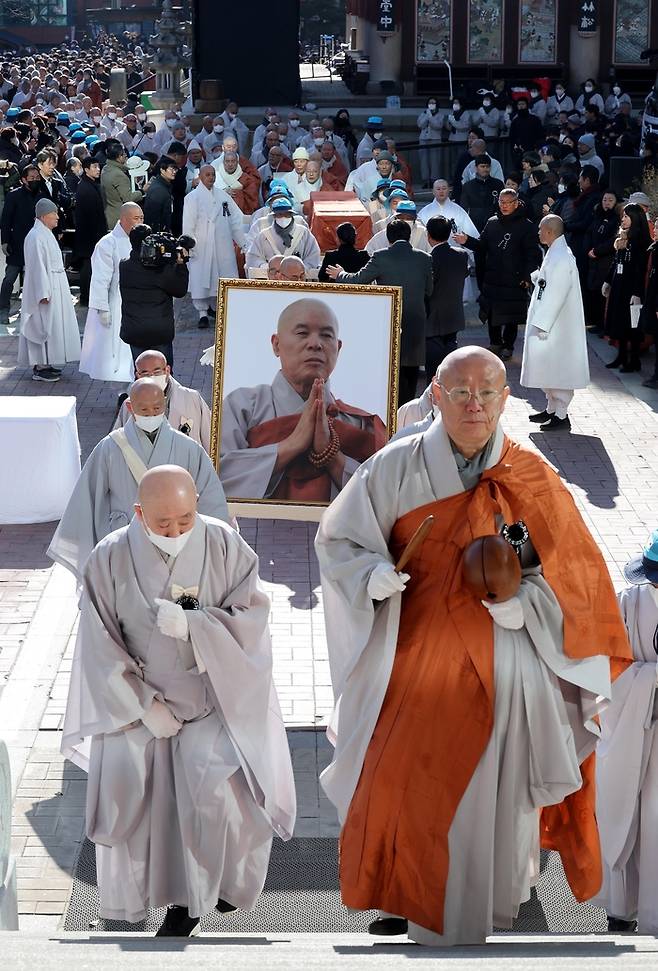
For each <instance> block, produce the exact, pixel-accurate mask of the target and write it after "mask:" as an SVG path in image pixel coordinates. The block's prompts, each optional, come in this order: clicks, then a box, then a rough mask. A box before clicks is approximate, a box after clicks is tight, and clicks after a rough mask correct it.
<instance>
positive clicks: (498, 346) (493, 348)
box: [489, 344, 503, 355]
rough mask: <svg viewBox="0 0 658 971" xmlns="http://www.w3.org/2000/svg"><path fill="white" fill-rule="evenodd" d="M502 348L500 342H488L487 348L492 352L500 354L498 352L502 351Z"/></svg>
mask: <svg viewBox="0 0 658 971" xmlns="http://www.w3.org/2000/svg"><path fill="white" fill-rule="evenodd" d="M502 349H503V345H502V344H489V350H490V351H491V353H492V354H498V355H500V352H501V351H502Z"/></svg>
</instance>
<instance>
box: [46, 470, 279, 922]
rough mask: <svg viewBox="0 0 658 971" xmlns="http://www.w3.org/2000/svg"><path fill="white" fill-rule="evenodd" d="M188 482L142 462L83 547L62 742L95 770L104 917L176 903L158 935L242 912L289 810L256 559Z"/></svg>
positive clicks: (94, 835)
mask: <svg viewBox="0 0 658 971" xmlns="http://www.w3.org/2000/svg"><path fill="white" fill-rule="evenodd" d="M196 491H197V486H196V484H195V482H194V480H193V479H192V477H191V476H190V475H189V473H188V472H186V471H184V470H183V469H180V468H178V467H176V466H170V465H166V466H161V467H159V468H157V469H151V470H150V471H148V472H147V473H146V474H145V475H144V477H143V479H142V481H141V483H140V486H139V492H138V502H137V504H136V506H135V511H136V515H135V517H134V518H133V520H132V521H131V523H130V525H129V526H126V527H124V528H122V529H119V530H117V531H115V532H114V533H112V534H111V535H110V536H107V537H106V538H105V539H104V540H102V541H101V543H99V545H98V546H97V547H96V549H95V550H94V551H93V553H92V554H91V556H90V557H89V559H88V561H87V563H86V565H85V568H84V572H83V594H82V600H81V618H80V628H79V632H78V638H77V642H76V648H75V654H74V659H73V668H72V672H71V683H70V688H69V696H68V702H67V710H66V718H65V723H64V732H63V740H62V751H63V752H64V753H65V755H66V756H67V758H70V759H71V760H72V761H74V762H75V763H76V764H77V765H80V766H82V767H83V768H84V769H85V770H86V771H87V772H88V773H89V782H88V786H87V823H86V828H87V835H88V837H89V839H91V840H92V841H93V842H94V843H95V844H96V863H97V871H98V887H99V892H100V914H101V916H102V917H104V918H109V919H114V920H128V921H133V922H134V921H140V920H143V919H144V918H145V916H146V914H147V910H148V909H149V908H157V907H163V906H165V905H170V906H169V909H168V911H167V915H166V919H165V921H164V923H163V924H162V926H161V928H160V930H159V931H158V935H159V936H175V937H177V936H189V935H191V934H194V933H196V932H197V931H198V928H199V918H200V917H201V916H202V915H203V914H206V913H209V912H210V911H212V910H213V908H215V907H216V908H217V909H218V910H219V911H220V912H221V913H226V912H228V911H230V910H234V909H235V908H237V907H239V908H241V909H244V910H250V909H252V908H253V907H254V905H255V903H256V900H257V898H258V895H259V894H260V892H261V890H262V887H263V883H264V881H265V876H266V873H267V867H268V862H269V856H270V849H271V843H272V835H273V832H276V833H277V834H278V835H279V836H280V837H281V838H282V839H284V840H286V839H289V838H290V836H291V835H292V831H293V826H294V820H295V789H294V783H293V775H292V766H291V762H290V752H289V749H288V745H287V740H286V734H285V728H284V725H283V720H282V717H281V711H280V707H279V702H278V699H277V695H276V692H275V690H274V685H273V681H272V651H271V643H270V637H269V631H268V626H267V625H268V615H269V609H270V603H269V600H268V598H267V597H266V596H265V594H264V593H263V592H262V590H261V589H260V587H259V583H258V559H257V557H256V555H255V553H254V552H253V550H251V549H250V547H249V546H248V545H247V544H246V543H245V542H244V540H242V539H241V537H240V536H239V534H238V533H237V532H236V531H235V530H233V529H231V527H230V526H227V525H226V523H223V522H221V521H219V520H217V519H212V518H210V517H206V516H201V515H199V514H198V512H197V500H196Z"/></svg>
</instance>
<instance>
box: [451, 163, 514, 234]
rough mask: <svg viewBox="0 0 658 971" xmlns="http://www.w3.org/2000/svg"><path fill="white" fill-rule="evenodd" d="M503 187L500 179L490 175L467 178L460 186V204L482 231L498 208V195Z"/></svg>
mask: <svg viewBox="0 0 658 971" xmlns="http://www.w3.org/2000/svg"><path fill="white" fill-rule="evenodd" d="M503 188H504V185H503V183H502V182H501V181H500V179H494V178H493V177H492V176H491V175H490V176H488V177H487V178H486V179H478V178H477V177H476V178H475V179H469V181H468V182H467V183H466V184H465V185H463V186H462V194H461V201H460V205H461V206H462V207H463V208H464V209H465V210H466V212H467V213H468V214H469V216H470V217H471V219H472V220H473V222H474V223H475V225H476V226H477V228H478V229H479V230H480V232H482V230H483V229H484V225H485V223H486V221H487V219H489V218H491V216H493V215H494V213H495V212H496V210H497V209H498V196H499V194H500V190H501V189H503Z"/></svg>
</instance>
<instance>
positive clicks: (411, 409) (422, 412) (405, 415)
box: [397, 384, 432, 431]
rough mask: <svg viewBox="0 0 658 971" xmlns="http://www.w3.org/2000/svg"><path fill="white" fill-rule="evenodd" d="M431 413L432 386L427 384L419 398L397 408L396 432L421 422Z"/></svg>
mask: <svg viewBox="0 0 658 971" xmlns="http://www.w3.org/2000/svg"><path fill="white" fill-rule="evenodd" d="M431 411H432V385H431V384H428V385H427V387H426V388H425V390H424V391H423V393H422V394H421V395H420V397H419V398H412V400H411V401H406V402H405V403H404V404H403V405H400V407H399V408H398V422H397V427H398V431H399V430H400V429H401V428H406V427H407V426H408V425H414V424H415V423H416V422H417V421H422V419H423V418H425V417H426V416H427V415H429V414H430V413H431Z"/></svg>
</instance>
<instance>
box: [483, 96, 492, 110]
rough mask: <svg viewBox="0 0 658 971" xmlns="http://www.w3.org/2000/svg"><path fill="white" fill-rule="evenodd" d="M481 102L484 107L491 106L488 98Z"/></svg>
mask: <svg viewBox="0 0 658 971" xmlns="http://www.w3.org/2000/svg"><path fill="white" fill-rule="evenodd" d="M482 104H483V105H484V107H485V108H490V107H491V102H490V101H489V99H488V98H487V99H486V100H485V101H483V102H482Z"/></svg>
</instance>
